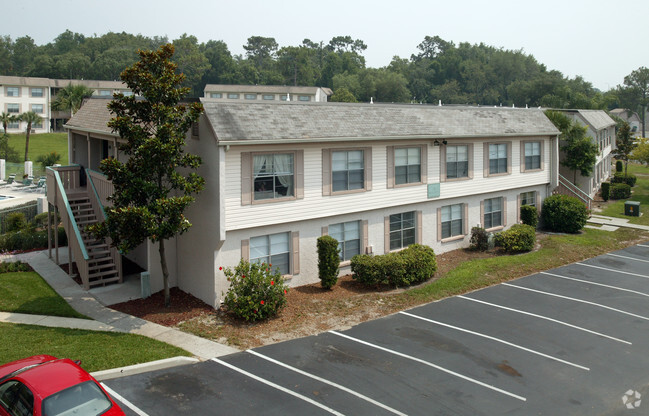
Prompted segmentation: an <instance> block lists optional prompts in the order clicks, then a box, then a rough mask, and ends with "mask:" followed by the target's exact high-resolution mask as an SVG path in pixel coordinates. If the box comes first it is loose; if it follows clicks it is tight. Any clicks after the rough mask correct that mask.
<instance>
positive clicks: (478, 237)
mask: <svg viewBox="0 0 649 416" xmlns="http://www.w3.org/2000/svg"><path fill="white" fill-rule="evenodd" d="M470 247H471V248H472V249H473V250H478V251H487V250H489V233H488V232H487V231H486V230H485V229H484V228H482V227H473V228H471V240H470Z"/></svg>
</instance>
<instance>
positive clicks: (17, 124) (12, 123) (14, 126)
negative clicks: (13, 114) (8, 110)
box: [7, 120, 20, 129]
mask: <svg viewBox="0 0 649 416" xmlns="http://www.w3.org/2000/svg"><path fill="white" fill-rule="evenodd" d="M7 128H8V129H19V128H20V120H14V121H10V122H9V123H7Z"/></svg>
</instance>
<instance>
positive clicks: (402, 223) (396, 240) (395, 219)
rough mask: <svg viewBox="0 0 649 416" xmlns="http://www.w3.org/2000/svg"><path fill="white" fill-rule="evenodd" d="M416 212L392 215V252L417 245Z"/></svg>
mask: <svg viewBox="0 0 649 416" xmlns="http://www.w3.org/2000/svg"><path fill="white" fill-rule="evenodd" d="M415 218H416V216H415V211H410V212H403V213H401V214H394V215H390V250H398V249H400V248H404V247H408V246H409V245H411V244H414V243H415V239H416V219H415Z"/></svg>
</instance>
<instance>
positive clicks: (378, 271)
mask: <svg viewBox="0 0 649 416" xmlns="http://www.w3.org/2000/svg"><path fill="white" fill-rule="evenodd" d="M351 269H352V273H353V275H352V278H353V279H355V280H357V281H359V282H360V283H362V284H364V285H366V286H379V285H391V286H397V287H398V286H409V285H411V284H414V283H421V282H424V281H426V280H428V279H430V278H431V277H433V275H434V274H435V272H436V271H437V260H436V258H435V252H434V251H433V249H432V248H430V247H428V246H424V245H420V244H412V245H410V246H408V247H407V248H405V249H403V250H401V251H398V252H395V253H388V254H384V255H380V256H372V255H370V254H361V255H356V256H354V257H352V260H351Z"/></svg>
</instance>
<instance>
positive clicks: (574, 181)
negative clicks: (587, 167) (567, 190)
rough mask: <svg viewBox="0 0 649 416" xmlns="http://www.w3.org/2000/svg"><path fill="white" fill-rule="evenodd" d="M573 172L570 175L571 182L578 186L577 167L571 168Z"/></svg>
mask: <svg viewBox="0 0 649 416" xmlns="http://www.w3.org/2000/svg"><path fill="white" fill-rule="evenodd" d="M573 172H574V174H573V175H572V183H573V184H574V185H575V186H576V187H577V188H579V185H577V169H575V170H573Z"/></svg>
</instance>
